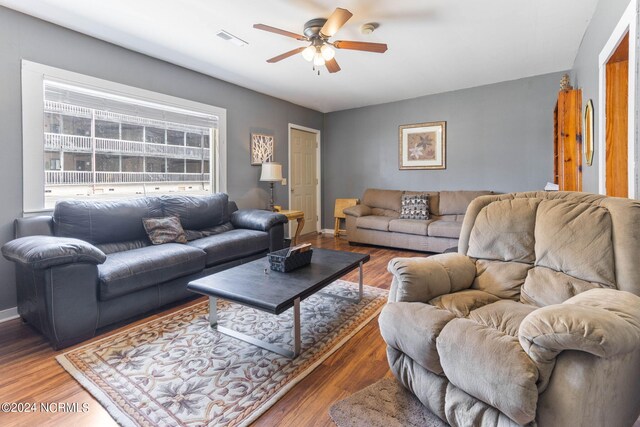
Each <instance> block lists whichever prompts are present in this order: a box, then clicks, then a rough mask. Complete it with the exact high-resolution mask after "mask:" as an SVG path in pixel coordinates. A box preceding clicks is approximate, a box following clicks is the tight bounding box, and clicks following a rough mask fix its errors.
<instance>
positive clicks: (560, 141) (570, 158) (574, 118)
mask: <svg viewBox="0 0 640 427" xmlns="http://www.w3.org/2000/svg"><path fill="white" fill-rule="evenodd" d="M553 131H554V132H553V133H554V136H553V160H554V162H553V175H554V182H555V183H556V184H558V186H559V187H560V190H561V191H582V91H581V90H580V89H569V90H561V91H560V92H558V102H557V103H556V108H555V111H554V120H553Z"/></svg>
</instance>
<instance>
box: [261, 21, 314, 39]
mask: <svg viewBox="0 0 640 427" xmlns="http://www.w3.org/2000/svg"><path fill="white" fill-rule="evenodd" d="M253 28H255V29H257V30H262V31H268V32H270V33H276V34H280V35H281V36H286V37H292V38H294V39H296V40H307V38H306V37H305V36H303V35H302V34H296V33H292V32H291V31H287V30H281V29H280V28H276V27H270V26H268V25H264V24H254V25H253Z"/></svg>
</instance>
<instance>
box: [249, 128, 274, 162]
mask: <svg viewBox="0 0 640 427" xmlns="http://www.w3.org/2000/svg"><path fill="white" fill-rule="evenodd" d="M249 151H250V154H251V165H253V166H258V165H261V164H262V163H264V162H273V159H274V151H275V141H274V138H273V136H271V135H263V134H260V133H252V134H251V149H250V150H249Z"/></svg>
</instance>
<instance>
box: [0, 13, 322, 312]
mask: <svg viewBox="0 0 640 427" xmlns="http://www.w3.org/2000/svg"><path fill="white" fill-rule="evenodd" d="M21 59H27V60H30V61H34V62H39V63H42V64H45V65H50V66H53V67H58V68H63V69H66V70H70V71H75V72H78V73H82V74H86V75H90V76H93V77H98V78H102V79H106V80H111V81H114V82H118V83H122V84H127V85H131V86H136V87H140V88H143V89H148V90H152V91H156V92H161V93H166V94H169V95H173V96H178V97H181V98H185V99H190V100H193V101H198V102H202V103H206V104H211V105H215V106H218V107H223V108H226V109H227V153H228V192H229V194H230V195H231V197H232V198H233V199H235V200H237V201H238V202H239V204H240V205H241V206H256V207H264V206H265V205H266V202H267V201H268V194H267V190H268V188H269V187H268V185H266V183H258V178H259V174H260V168H259V167H258V166H250V164H249V163H250V162H249V135H250V133H251V132H253V131H263V132H265V133H269V134H272V135H274V136H275V140H276V151H275V159H276V161H279V162H282V163H283V165H284V171H283V173H284V174H285V176H286V171H287V155H286V153H287V138H288V137H287V124H288V123H290V122H291V123H295V124H299V125H302V126H307V127H311V128H314V129H322V122H323V115H322V114H321V113H319V112H317V111H313V110H310V109H306V108H302V107H300V106H297V105H294V104H291V103H289V102H285V101H282V100H279V99H276V98H272V97H270V96H266V95H263V94H260V93H257V92H254V91H251V90H248V89H245V88H242V87H239V86H235V85H232V84H230V83H227V82H223V81H220V80H217V79H214V78H211V77H208V76H205V75H203V74H199V73H196V72H193V71H190V70H187V69H184V68H181V67H178V66H175V65H171V64H169V63H166V62H163V61H160V60H157V59H153V58H150V57H148V56H145V55H142V54H139V53H136V52H132V51H129V50H127V49H123V48H120V47H117V46H114V45H112V44H109V43H106V42H102V41H99V40H97V39H94V38H91V37H88V36H85V35H82V34H79V33H76V32H74V31H70V30H67V29H65V28H62V27H59V26H56V25H53V24H50V23H47V22H44V21H41V20H38V19H35V18H32V17H29V16H27V15H23V14H21V13H18V12H15V11H12V10H10V9H7V8H4V7H0V94H1V95H0V129H2V138H0V144H1V150H0V153H1V154H0V182H1V183H2V196H1V197H2V203H1V204H0V245H2V244H4V243H5V242H6V241H8V240H10V239H11V238H12V235H13V229H12V223H13V220H14V218H17V217H19V216H20V215H21V214H22V130H21V89H20V67H21V66H20V64H21ZM287 188H288V187H283V186H281V185H277V186H276V189H277V193H276V197H277V201H278V202H279V203H281V204H284V205H286V204H287V201H288V192H287V191H286V190H287ZM15 305H16V289H15V278H14V272H13V265H12V264H11V263H9V262H8V261H5V260H4V258H0V310H3V309H7V308H10V307H15Z"/></svg>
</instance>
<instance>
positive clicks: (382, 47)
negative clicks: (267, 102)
mask: <svg viewBox="0 0 640 427" xmlns="http://www.w3.org/2000/svg"><path fill="white" fill-rule="evenodd" d="M352 16H353V14H352V13H351V12H349V11H348V10H347V9H341V8H336V10H334V11H333V13H332V14H331V16H329V18H328V19H324V18H316V19H312V20H311V21H308V22H307V23H306V24H304V31H303V33H304V35H302V34H296V33H292V32H290V31H286V30H281V29H280V28H275V27H270V26H268V25H264V24H255V25H254V26H253V28H256V29H258V30H263V31H268V32H270V33H276V34H280V35H283V36H286V37H292V38H294V39H296V40H300V41H304V42H310V44H309V45H308V46H306V47H299V48H297V49H293V50H290V51H289V52H285V53H283V54H282V55H278V56H275V57H273V58H271V59H268V60H267V62H268V63H270V64H273V63H275V62H278V61H282V60H283V59H286V58H288V57H290V56H293V55H295V54H297V53H302V56H303V57H304V59H306V60H307V61H310V62H311V61H313V66H314V70H315V69H316V67H321V66H323V65H324V66H326V67H327V70H328V71H329V72H330V73H337V72H338V71H340V66H339V65H338V63H337V62H336V60H335V58H334V56H335V54H336V52H335V50H334V49H333V48H336V49H350V50H363V51H366V52H375V53H384V52H385V51H386V50H387V45H386V44H384V43H368V42H358V41H347V40H336V41H334V42H331V41H329V39H330V38H331V37H333V36H334V35H335V33H337V32H338V30H339V29H340V28H342V26H343V25H344V24H345V23H346V22H347V21H348V20H349V19H350V18H351V17H352ZM318 74H320V71H319V70H318Z"/></svg>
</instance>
